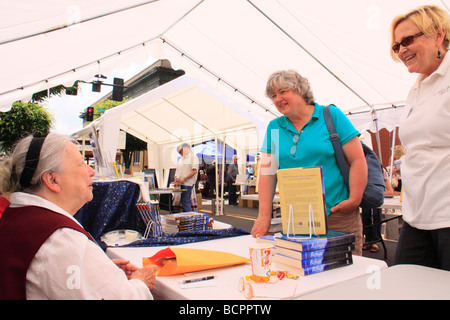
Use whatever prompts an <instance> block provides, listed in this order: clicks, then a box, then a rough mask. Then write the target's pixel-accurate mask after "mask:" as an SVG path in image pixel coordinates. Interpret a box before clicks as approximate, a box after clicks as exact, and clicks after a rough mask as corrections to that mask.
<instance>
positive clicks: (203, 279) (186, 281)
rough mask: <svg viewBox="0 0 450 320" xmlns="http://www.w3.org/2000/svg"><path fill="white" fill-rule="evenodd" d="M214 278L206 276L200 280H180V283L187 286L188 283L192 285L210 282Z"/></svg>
mask: <svg viewBox="0 0 450 320" xmlns="http://www.w3.org/2000/svg"><path fill="white" fill-rule="evenodd" d="M214 278H215V276H206V277H201V278H193V279H188V280H182V281H181V283H182V284H188V283H194V282H199V281H207V280H212V279H214Z"/></svg>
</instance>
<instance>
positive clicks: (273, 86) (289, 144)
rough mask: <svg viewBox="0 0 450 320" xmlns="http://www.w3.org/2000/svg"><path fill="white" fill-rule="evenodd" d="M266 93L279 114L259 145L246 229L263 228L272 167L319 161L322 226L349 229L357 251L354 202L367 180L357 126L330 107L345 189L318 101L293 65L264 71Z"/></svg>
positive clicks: (267, 214) (269, 204) (358, 226)
mask: <svg viewBox="0 0 450 320" xmlns="http://www.w3.org/2000/svg"><path fill="white" fill-rule="evenodd" d="M266 95H267V96H268V97H269V98H270V99H271V100H272V102H273V103H274V105H275V106H276V108H277V110H278V111H279V112H280V113H281V114H283V116H281V117H279V118H277V119H274V120H272V121H271V122H270V123H269V125H268V127H267V131H266V136H265V139H264V142H263V145H262V147H261V166H260V171H259V184H258V193H259V215H258V219H257V220H256V221H255V224H254V226H253V229H252V235H253V236H255V237H260V236H262V235H264V234H266V233H267V231H268V230H269V227H270V220H271V216H272V199H273V196H274V194H275V187H276V170H277V169H279V168H280V169H285V168H296V167H314V166H322V170H323V177H324V184H325V197H326V206H327V214H328V227H329V229H331V230H342V231H347V232H353V233H355V236H356V243H355V252H354V253H355V254H359V255H361V254H362V251H361V250H362V223H361V217H360V215H359V204H360V203H361V199H362V195H363V193H364V189H365V186H366V184H367V164H366V161H365V158H364V152H363V149H362V147H361V143H360V142H359V138H358V136H359V132H358V131H357V130H356V129H355V128H354V127H353V125H352V124H351V122H350V121H349V120H348V118H347V117H346V116H345V115H344V114H343V113H342V111H341V110H339V109H338V108H336V107H334V106H331V107H330V112H331V117H332V118H333V122H334V124H335V127H336V131H337V133H338V134H339V139H340V142H341V144H342V146H343V147H342V148H343V151H344V154H345V157H346V159H347V162H348V164H349V168H350V170H349V171H350V178H349V181H350V192H348V191H347V188H346V186H345V184H344V180H343V178H342V175H341V172H340V170H339V166H338V164H337V161H336V157H335V154H334V149H333V146H332V144H331V142H330V139H329V133H328V130H327V127H326V124H325V120H324V116H323V108H324V106H322V105H319V104H317V103H315V102H314V96H313V94H312V91H311V88H310V85H309V82H308V80H307V79H306V78H303V77H302V76H301V75H299V74H298V73H297V72H296V71H293V70H287V71H279V72H275V73H274V74H272V75H271V76H270V77H269V80H268V83H267V87H266Z"/></svg>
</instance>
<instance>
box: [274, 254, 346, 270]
mask: <svg viewBox="0 0 450 320" xmlns="http://www.w3.org/2000/svg"><path fill="white" fill-rule="evenodd" d="M349 258H352V253H351V252H345V253H340V254H336V255H331V256H325V257H319V258H311V259H295V258H292V257H288V256H285V255H283V254H279V253H275V254H274V256H273V261H275V262H281V263H283V264H286V265H289V266H292V267H295V268H308V267H312V266H319V265H322V264H329V263H332V262H339V261H341V260H346V259H349Z"/></svg>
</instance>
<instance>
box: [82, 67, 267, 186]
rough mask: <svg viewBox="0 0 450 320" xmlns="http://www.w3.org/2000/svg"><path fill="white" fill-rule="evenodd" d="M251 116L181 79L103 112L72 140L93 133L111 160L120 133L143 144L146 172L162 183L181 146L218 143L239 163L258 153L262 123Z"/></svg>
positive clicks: (175, 160)
mask: <svg viewBox="0 0 450 320" xmlns="http://www.w3.org/2000/svg"><path fill="white" fill-rule="evenodd" d="M253 116H254V113H250V112H246V111H243V110H241V109H240V106H239V104H237V103H234V102H233V101H230V100H229V99H225V98H224V97H223V96H221V95H220V93H219V92H217V91H212V90H210V89H209V88H207V87H204V86H202V85H201V83H200V82H199V81H197V80H196V79H192V78H189V77H188V76H181V77H179V78H177V79H175V80H173V81H171V82H168V83H166V84H164V85H162V86H160V87H158V88H156V89H153V90H151V91H149V92H147V93H145V94H143V95H141V96H139V97H137V98H135V99H133V100H131V101H128V102H126V103H124V104H122V105H120V106H118V107H115V108H113V109H109V110H107V111H106V112H105V113H104V114H103V115H102V116H101V117H100V118H98V119H97V120H95V121H94V122H92V123H91V124H90V125H89V126H87V127H85V128H83V129H82V130H80V131H79V132H77V133H76V134H75V136H77V137H81V136H83V135H86V134H88V133H89V132H91V130H92V128H93V129H94V130H96V131H98V132H99V145H100V148H101V151H102V155H103V157H105V158H106V160H107V161H112V160H115V156H116V150H117V141H118V137H119V129H121V130H123V131H126V132H128V133H130V134H132V135H134V136H136V137H137V138H139V139H141V140H143V141H146V142H147V143H148V144H149V153H150V157H149V159H150V163H149V168H155V169H156V174H157V178H158V181H164V183H166V182H167V179H168V173H169V170H167V169H169V168H173V167H174V166H175V164H176V162H177V156H178V154H177V152H176V147H177V146H178V145H179V144H180V143H182V142H187V143H190V144H198V143H201V142H203V141H208V140H215V139H220V140H221V141H225V142H226V144H227V145H229V146H230V147H232V148H233V149H236V150H237V153H238V154H239V156H240V157H244V156H245V155H246V154H247V153H249V152H250V153H255V152H257V150H258V147H259V143H258V141H259V136H260V135H263V134H264V131H265V123H264V122H263V121H260V120H258V119H257V118H254V117H253ZM164 169H166V170H165V171H164V172H165V176H164V177H163V170H164Z"/></svg>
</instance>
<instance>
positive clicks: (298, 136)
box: [290, 133, 300, 157]
mask: <svg viewBox="0 0 450 320" xmlns="http://www.w3.org/2000/svg"><path fill="white" fill-rule="evenodd" d="M299 138H300V133H297V134H296V135H295V136H294V138H293V139H292V142H293V143H294V145H293V146H292V147H291V150H290V151H291V156H293V157H295V154H296V153H297V142H298V139H299Z"/></svg>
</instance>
